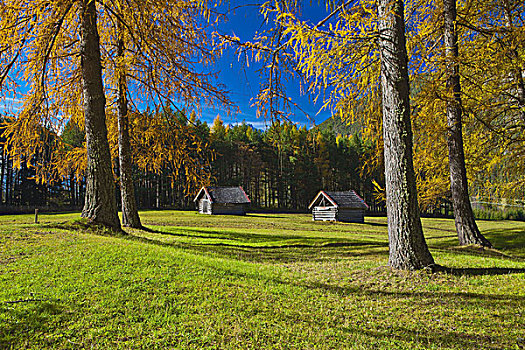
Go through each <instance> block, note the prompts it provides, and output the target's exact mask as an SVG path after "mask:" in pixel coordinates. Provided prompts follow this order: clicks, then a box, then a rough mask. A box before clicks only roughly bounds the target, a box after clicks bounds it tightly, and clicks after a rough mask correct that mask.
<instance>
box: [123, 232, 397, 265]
mask: <svg viewBox="0 0 525 350" xmlns="http://www.w3.org/2000/svg"><path fill="white" fill-rule="evenodd" d="M193 237H194V236H193ZM206 238H214V237H206ZM127 239H131V240H136V241H140V242H143V243H147V244H154V245H160V246H167V247H176V248H180V249H183V250H185V251H191V252H195V253H199V254H211V255H218V256H221V257H225V258H234V259H237V260H243V261H250V262H265V261H272V262H280V263H288V262H293V261H323V260H328V259H330V260H333V258H335V257H338V258H345V257H355V256H367V255H380V256H385V255H388V244H387V243H383V242H375V241H358V242H348V241H346V242H345V241H340V240H339V241H333V240H330V239H315V238H308V239H306V242H307V243H304V242H305V240H301V241H300V242H297V240H298V239H299V237H294V241H296V243H287V242H286V240H284V241H283V240H282V239H281V240H279V239H275V242H276V243H275V244H272V245H260V246H259V245H253V244H246V243H241V244H235V243H226V242H213V243H212V242H210V243H206V242H204V243H190V242H179V241H161V240H156V239H152V238H149V237H140V236H133V235H130V236H128V237H127ZM277 242H279V243H280V244H277ZM265 243H267V242H265Z"/></svg>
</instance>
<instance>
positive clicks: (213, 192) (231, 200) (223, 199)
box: [194, 186, 250, 204]
mask: <svg viewBox="0 0 525 350" xmlns="http://www.w3.org/2000/svg"><path fill="white" fill-rule="evenodd" d="M203 194H206V195H207V197H208V199H209V200H210V201H211V202H212V203H228V204H248V203H250V199H249V198H248V196H247V195H246V193H245V192H244V190H243V189H242V187H240V186H239V187H218V186H210V187H203V188H202V189H201V190H200V192H199V194H197V197H195V200H194V201H198V200H199V199H200V197H201V196H202V195H203Z"/></svg>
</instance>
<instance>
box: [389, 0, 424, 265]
mask: <svg viewBox="0 0 525 350" xmlns="http://www.w3.org/2000/svg"><path fill="white" fill-rule="evenodd" d="M403 14H404V6H403V1H402V0H395V1H391V0H380V1H379V33H380V36H379V49H380V53H381V88H382V95H383V138H384V144H385V151H384V157H385V179H386V203H387V218H388V239H389V247H390V257H389V265H390V266H391V267H393V268H396V269H403V270H414V269H421V268H424V267H426V266H430V265H433V264H434V259H433V258H432V255H431V254H430V251H429V250H428V247H427V244H426V242H425V237H424V236H423V230H422V227H421V220H420V217H419V207H418V202H417V192H416V179H415V173H414V166H413V163H412V127H411V123H410V104H409V84H408V69H407V61H408V58H407V53H406V41H405V40H406V39H405V22H404V17H403Z"/></svg>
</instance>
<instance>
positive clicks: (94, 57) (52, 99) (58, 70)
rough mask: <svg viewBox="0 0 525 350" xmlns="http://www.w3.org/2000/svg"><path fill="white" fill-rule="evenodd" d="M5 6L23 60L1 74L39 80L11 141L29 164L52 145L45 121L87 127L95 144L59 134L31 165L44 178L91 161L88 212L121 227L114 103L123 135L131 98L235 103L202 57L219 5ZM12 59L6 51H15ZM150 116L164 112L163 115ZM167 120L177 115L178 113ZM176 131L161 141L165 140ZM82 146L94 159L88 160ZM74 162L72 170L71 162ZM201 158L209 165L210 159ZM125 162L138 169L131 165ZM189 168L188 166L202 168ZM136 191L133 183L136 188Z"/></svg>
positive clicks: (161, 104)
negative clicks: (43, 130) (110, 127)
mask: <svg viewBox="0 0 525 350" xmlns="http://www.w3.org/2000/svg"><path fill="white" fill-rule="evenodd" d="M1 10H2V15H3V16H2V18H1V21H2V22H1V25H2V26H1V27H0V29H1V31H2V32H1V34H2V37H4V36H5V37H6V38H7V37H9V40H7V39H5V40H4V41H3V42H1V43H0V47H1V48H5V50H3V49H2V52H4V51H5V52H6V53H9V54H10V57H16V53H18V52H22V56H23V58H24V60H13V62H15V63H14V66H13V69H11V70H8V69H7V68H8V67H7V66H4V65H3V66H2V72H8V71H10V72H11V73H9V74H12V75H13V76H14V75H16V76H18V77H21V78H20V79H21V81H26V82H28V85H30V87H31V88H30V90H29V92H28V93H26V94H25V95H24V96H23V100H24V108H23V109H22V112H21V113H19V114H18V115H17V116H16V117H12V118H10V120H9V125H8V128H9V135H10V136H11V137H10V139H9V140H8V143H9V144H10V145H11V147H10V152H11V153H12V155H13V156H14V159H15V163H16V164H20V162H21V161H22V159H23V158H28V159H32V156H33V155H35V154H36V153H38V152H39V150H40V149H42V148H43V147H45V144H46V142H45V140H42V138H40V137H39V136H38V134H39V131H38V130H39V128H40V126H42V125H44V126H47V127H50V128H52V129H53V131H54V132H55V134H57V135H60V130H61V129H62V128H63V127H64V125H65V123H66V122H69V121H74V122H75V123H76V124H78V125H79V126H80V127H82V128H84V129H85V132H86V151H85V152H83V151H82V150H80V149H77V148H75V149H72V150H68V151H65V148H64V147H61V146H60V141H59V138H57V141H54V142H55V144H54V145H53V147H52V148H53V149H55V150H56V151H57V152H55V153H54V155H53V159H52V162H50V163H49V164H46V165H45V166H44V165H42V164H30V165H31V166H33V167H35V168H37V169H38V173H37V175H38V177H39V178H40V180H41V181H48V180H49V179H50V178H51V177H52V176H55V175H65V174H66V173H67V174H70V172H71V170H69V169H71V168H75V169H76V171H75V172H76V173H77V175H78V174H80V173H81V171H80V170H82V169H84V170H85V172H86V175H87V191H86V201H85V207H84V209H83V213H82V215H83V216H85V217H87V218H89V219H90V220H92V221H93V222H96V223H101V224H104V225H107V226H110V227H114V228H119V227H120V224H119V223H118V217H117V215H116V204H115V202H116V201H115V191H114V183H113V174H112V164H111V158H110V152H109V150H108V140H107V138H108V135H107V131H106V129H107V127H106V111H107V110H111V109H112V108H113V106H114V105H115V103H116V104H117V105H119V107H120V108H118V107H117V108H116V111H117V113H109V115H116V114H118V113H120V114H121V116H122V117H123V118H121V119H120V120H121V123H120V126H121V131H122V134H124V133H125V131H124V130H125V129H126V118H125V117H124V116H125V115H126V114H125V113H126V110H128V112H129V108H128V107H129V105H130V104H132V106H134V107H135V109H137V107H136V106H139V105H144V104H146V105H148V104H150V105H151V104H153V106H152V107H154V108H155V109H156V110H164V109H166V108H167V107H169V106H173V107H175V108H177V106H178V105H179V104H185V105H191V106H198V105H200V104H201V103H215V102H218V103H225V104H229V100H228V99H227V98H226V97H225V94H224V90H223V88H222V87H221V86H220V84H214V83H213V80H214V78H215V77H216V75H215V74H213V73H206V72H201V71H200V69H197V68H196V66H197V65H199V64H202V65H205V64H208V63H210V62H213V60H214V59H215V57H216V56H217V52H214V51H213V50H212V49H211V48H210V47H212V45H211V41H210V40H208V38H207V34H206V31H205V24H206V23H208V19H209V17H213V16H211V12H210V11H208V10H206V4H205V3H204V2H201V1H187V2H179V3H177V5H176V6H175V5H174V4H169V3H164V2H157V1H126V2H118V4H117V3H116V2H113V1H80V0H77V1H73V0H72V1H64V2H56V3H49V2H46V1H15V0H11V1H5V2H4V6H2V9H1ZM115 28H118V29H119V30H120V32H119V30H115ZM115 39H116V40H115ZM119 39H125V40H124V42H121V41H122V40H119ZM119 41H120V42H119ZM21 43H23V45H21ZM116 43H117V45H115V44H116ZM15 44H17V45H18V46H17V45H15ZM126 53H127V54H126ZM3 57H4V58H6V59H7V55H3ZM79 58H80V59H79ZM5 61H6V60H5ZM6 62H11V61H6ZM102 66H104V68H105V69H104V70H102ZM2 74H3V73H2ZM104 90H105V91H104ZM126 95H127V96H126ZM128 97H130V98H128ZM106 99H107V100H108V101H109V105H108V106H106ZM119 102H120V103H119ZM129 114H130V113H127V115H128V118H129ZM135 114H136V113H135ZM151 115H153V116H159V117H160V118H162V115H163V114H162V113H154V114H151ZM137 120H139V121H140V120H144V119H141V118H138V119H137ZM165 122H167V123H170V120H169V119H168V120H165ZM127 124H128V125H129V123H127ZM152 130H153V129H152ZM116 135H117V134H116V133H114V134H110V135H109V136H110V138H113V137H114V136H116ZM159 135H166V133H163V134H162V133H161V134H159ZM177 135H182V134H181V133H178V134H177ZM125 139H126V137H125V136H123V137H122V138H121V144H122V145H123V147H122V149H121V152H120V153H121V154H122V155H123V156H124V157H125V158H126V156H125V153H126V152H125V149H126V148H127V147H126V145H125V143H126V142H125ZM168 139H170V140H172V138H168ZM168 139H164V140H161V139H160V138H157V139H156V140H158V141H159V143H160V144H162V143H163V142H164V141H166V140H168ZM151 140H155V138H153V137H152V138H150V141H151ZM181 144H183V143H181ZM82 154H84V155H85V156H86V160H87V161H84V160H83V159H82ZM187 156H188V155H187V154H186V153H185V152H183V151H182V150H174V152H173V157H176V159H172V160H173V161H174V162H176V163H181V162H182V163H184V160H185V159H186V158H187ZM64 157H69V159H64ZM173 157H172V158H173ZM130 158H131V157H128V159H130ZM72 163H74V164H72ZM124 163H125V161H124ZM51 164H52V165H51ZM187 164H193V163H191V162H187ZM66 166H67V167H68V168H69V169H68V170H67V171H66V170H64V168H65V167H66ZM195 166H197V167H202V164H198V165H197V164H195ZM121 168H123V169H128V170H129V167H126V166H124V167H121ZM124 171H126V170H124ZM187 171H188V174H190V173H191V174H198V173H199V172H198V171H193V170H187ZM130 176H131V175H130V174H129V176H128V175H126V176H124V178H127V179H129V178H130ZM189 176H193V175H189ZM204 181H206V180H204ZM111 188H113V189H111ZM131 192H132V190H129V189H128V190H126V193H128V194H129V193H131ZM124 197H126V198H131V197H132V196H124ZM125 203H126V204H125V206H126V207H132V205H128V204H127V203H128V201H126V202H125ZM131 212H135V213H136V209H131V210H130V214H129V215H125V218H126V219H129V218H130V217H134V218H135V219H137V218H138V215H137V216H134V215H133V214H131ZM129 220H133V219H129ZM133 222H134V223H133V225H134V226H135V225H137V223H138V225H140V221H138V220H133ZM125 224H127V222H126V221H125Z"/></svg>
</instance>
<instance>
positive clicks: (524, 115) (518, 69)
mask: <svg viewBox="0 0 525 350" xmlns="http://www.w3.org/2000/svg"><path fill="white" fill-rule="evenodd" d="M502 6H503V11H504V12H505V22H506V23H505V26H506V27H507V29H509V30H510V31H511V32H513V31H515V28H514V26H513V24H512V12H511V4H510V3H509V1H503V2H502ZM510 52H511V55H512V58H513V59H514V60H515V64H514V69H513V72H512V73H513V75H514V80H515V83H516V101H517V102H518V108H519V112H518V113H519V116H520V119H521V122H522V123H523V122H525V82H524V81H523V68H522V66H521V65H520V58H519V57H520V55H519V53H518V50H517V49H516V48H513V49H511V50H510Z"/></svg>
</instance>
